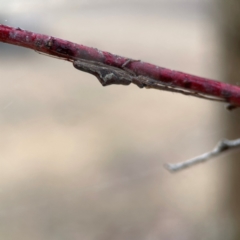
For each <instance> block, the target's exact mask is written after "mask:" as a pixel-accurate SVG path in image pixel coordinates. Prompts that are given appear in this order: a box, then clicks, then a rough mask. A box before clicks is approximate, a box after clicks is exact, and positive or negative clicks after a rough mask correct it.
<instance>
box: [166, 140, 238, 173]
mask: <svg viewBox="0 0 240 240" xmlns="http://www.w3.org/2000/svg"><path fill="white" fill-rule="evenodd" d="M236 147H240V138H238V139H235V140H228V139H223V140H222V141H220V142H219V143H218V144H217V146H216V147H215V148H214V149H213V150H212V151H210V152H206V153H203V154H202V155H199V156H197V157H194V158H192V159H189V160H187V161H184V162H180V163H176V164H171V163H168V164H165V167H166V169H168V170H169V171H171V172H176V171H180V170H183V169H185V168H188V167H191V166H193V165H196V164H198V163H203V162H206V161H208V160H210V159H211V158H213V157H215V156H217V155H219V154H221V153H222V152H224V151H226V150H230V149H233V148H236Z"/></svg>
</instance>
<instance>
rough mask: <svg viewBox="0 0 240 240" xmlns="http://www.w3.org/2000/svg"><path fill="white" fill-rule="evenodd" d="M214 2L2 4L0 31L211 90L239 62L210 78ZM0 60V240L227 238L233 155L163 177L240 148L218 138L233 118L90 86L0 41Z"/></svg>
mask: <svg viewBox="0 0 240 240" xmlns="http://www.w3.org/2000/svg"><path fill="white" fill-rule="evenodd" d="M225 2H226V3H224V1H223V0H215V1H210V0H161V1H160V0H138V1H136V0H128V1H122V0H121V1H120V0H114V1H113V0H112V1H108V0H98V1H89V0H88V1H87V0H85V1H84V0H81V1H66V0H61V1H60V0H58V1H56V0H51V1H48V2H47V3H46V2H44V1H40V0H35V1H27V0H22V1H16V0H8V1H5V0H1V9H0V23H1V24H5V25H10V26H13V27H20V28H23V29H27V30H30V31H34V32H39V33H43V34H47V35H52V36H55V37H59V38H63V39H67V40H70V41H72V42H77V43H80V44H84V45H87V46H91V47H96V48H99V49H101V50H105V51H108V52H111V53H115V54H118V55H122V56H125V57H129V58H133V59H141V60H143V61H146V62H150V63H153V64H156V65H159V66H162V67H167V68H170V69H174V70H179V71H183V72H187V73H192V74H194V75H199V76H204V77H207V78H212V79H218V80H221V81H224V80H227V79H228V73H229V74H230V73H232V72H234V70H233V66H235V67H236V68H238V64H237V63H238V62H239V61H237V60H236V59H237V54H236V55H235V58H234V59H235V60H236V62H237V63H236V64H235V65H234V64H233V62H231V61H228V63H229V66H228V68H227V69H228V71H229V72H226V71H225V69H224V67H223V66H224V61H225V59H226V58H227V57H229V58H230V57H231V56H230V55H231V54H230V53H229V51H228V49H229V48H228V47H227V46H228V45H227V44H228V43H229V42H230V44H231V45H234V44H232V42H231V40H229V39H224V37H223V36H225V32H226V31H230V30H231V29H232V30H231V31H232V32H237V31H236V29H235V28H234V25H233V23H231V24H229V25H228V24H227V21H226V22H225V21H224V20H223V19H224V17H225V16H226V15H227V14H226V12H224V11H225V10H226V9H227V3H228V2H229V3H230V2H234V1H233V0H231V1H225ZM235 2H237V1H236V0H235ZM224 4H226V6H223V5H224ZM232 8H233V9H240V7H237V6H236V5H232ZM223 13H224V14H223ZM228 13H229V15H228V16H231V15H233V14H232V10H231V9H229V11H228ZM238 16H239V15H238ZM229 18H230V17H229ZM221 20H223V21H221ZM229 29H230V30H229ZM229 36H231V34H230V35H229ZM232 36H233V38H234V37H236V36H234V34H233V35H232ZM223 39H224V41H222V40H223ZM236 45H238V44H237V43H236ZM226 49H227V50H226ZM235 50H236V49H234V48H233V50H232V51H230V52H231V53H233V52H234V53H235V52H236V51H235ZM0 52H1V57H0V66H1V67H0V73H1V79H0V81H1V82H0V83H1V88H0V238H1V239H4V240H13V239H18V240H28V239H29V240H30V239H31V240H32V239H34V240H40V239H45V240H50V239H51V240H52V239H58V240H60V239H63V240H65V239H73V240H75V239H84V240H85V239H86V240H95V239H98V240H108V239H109V240H110V239H114V240H120V239H126V240H128V239H129V240H130V239H131V240H134V239H138V240H145V239H146V240H155V239H156V240H157V239H163V240H173V239H178V240H183V239H184V240H190V239H239V238H237V237H236V236H237V231H236V229H238V227H235V224H237V223H236V221H235V220H236V219H237V218H240V217H239V216H238V214H236V216H235V217H236V219H235V217H234V216H233V212H235V213H237V206H238V203H239V199H240V197H239V198H238V197H236V198H234V199H235V200H236V201H235V203H233V202H231V200H232V199H233V197H232V196H233V194H235V193H236V191H237V190H238V184H237V180H236V179H234V181H231V176H232V171H234V169H235V172H236V173H235V175H234V176H236V177H237V176H238V175H239V174H238V171H237V169H238V168H237V166H232V165H230V166H229V164H228V163H229V162H230V157H234V156H235V158H236V159H237V156H238V155H239V151H237V150H236V151H234V152H232V153H227V154H225V155H222V156H220V157H218V158H215V159H214V160H213V161H210V162H207V163H205V164H202V165H198V166H195V167H193V168H191V169H187V170H185V171H182V172H179V173H177V174H171V173H169V172H167V171H166V170H165V169H164V168H163V164H164V163H166V162H170V163H174V162H179V161H183V160H187V159H189V158H192V157H194V156H196V155H199V154H201V153H203V152H206V151H209V150H210V149H212V148H213V147H214V146H215V144H216V143H217V142H218V141H219V140H220V139H221V138H224V137H229V138H231V137H233V135H234V137H240V133H239V132H237V130H236V129H235V130H233V131H232V134H228V131H229V128H230V125H231V124H230V121H231V119H235V122H236V124H237V123H238V122H239V121H238V120H239V119H240V117H239V114H238V113H237V110H236V111H233V112H228V111H226V110H225V108H224V105H223V104H221V103H216V102H211V101H206V100H202V99H197V98H194V97H189V96H183V95H180V94H176V93H169V92H163V91H156V90H146V89H139V88H137V87H136V86H134V85H131V86H128V87H126V86H109V87H105V88H103V87H102V86H101V85H100V84H99V82H98V80H97V79H96V78H94V77H93V76H91V75H89V74H86V73H83V72H80V71H77V70H76V69H74V68H73V66H72V65H71V63H69V62H66V61H62V60H58V59H55V58H51V57H46V56H44V55H41V54H38V53H37V52H34V51H31V50H28V49H24V48H20V47H16V46H11V45H7V44H3V43H1V44H0ZM228 54H229V55H228ZM225 64H226V63H225ZM237 77H238V74H236V75H235V78H231V79H232V81H233V82H234V83H235V84H237V80H236V79H237ZM238 128H239V127H238ZM235 135H236V136H235ZM235 162H236V160H235ZM234 183H236V184H235V185H234ZM234 204H235V205H236V208H235V207H234V206H235V205H234ZM232 206H233V207H232ZM231 207H232V208H231ZM239 215H240V214H239ZM236 226H237V225H236ZM239 229H240V228H239Z"/></svg>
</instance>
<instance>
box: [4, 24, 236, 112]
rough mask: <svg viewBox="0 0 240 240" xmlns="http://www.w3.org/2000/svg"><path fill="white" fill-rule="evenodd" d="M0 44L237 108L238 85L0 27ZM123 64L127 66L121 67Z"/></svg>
mask: <svg viewBox="0 0 240 240" xmlns="http://www.w3.org/2000/svg"><path fill="white" fill-rule="evenodd" d="M0 42H5V43H9V44H14V45H18V46H22V47H26V48H30V49H32V50H35V51H37V52H41V53H45V54H48V55H51V56H56V57H58V58H61V59H64V60H67V61H71V62H74V61H77V60H85V61H91V62H95V63H97V64H104V65H105V67H106V66H109V67H115V68H119V69H123V68H124V70H125V71H128V72H132V73H133V75H134V76H137V77H145V78H148V79H150V80H154V81H155V83H154V85H152V86H151V87H150V86H148V87H150V88H155V89H160V90H166V91H169V90H170V91H173V92H178V93H183V94H186V95H192V96H195V97H201V98H205V99H208V100H216V101H224V102H227V103H229V104H230V107H229V108H230V109H231V108H234V107H236V106H240V87H238V86H234V85H230V84H226V83H222V82H218V81H215V80H211V79H207V78H202V77H198V76H194V75H191V74H187V73H183V72H178V71H173V70H169V69H166V68H163V67H159V66H156V65H153V64H150V63H146V62H143V61H139V60H131V59H130V61H129V58H126V57H121V56H118V55H114V54H111V53H109V52H105V51H101V50H98V49H96V48H91V47H86V46H83V45H80V44H77V43H72V42H69V41H66V40H63V39H59V38H55V37H52V36H47V35H43V34H38V33H33V32H30V31H26V30H23V29H20V28H13V27H9V26H5V25H0ZM126 62H128V64H127V65H126V66H124V65H125V64H126ZM145 80H146V79H145Z"/></svg>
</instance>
